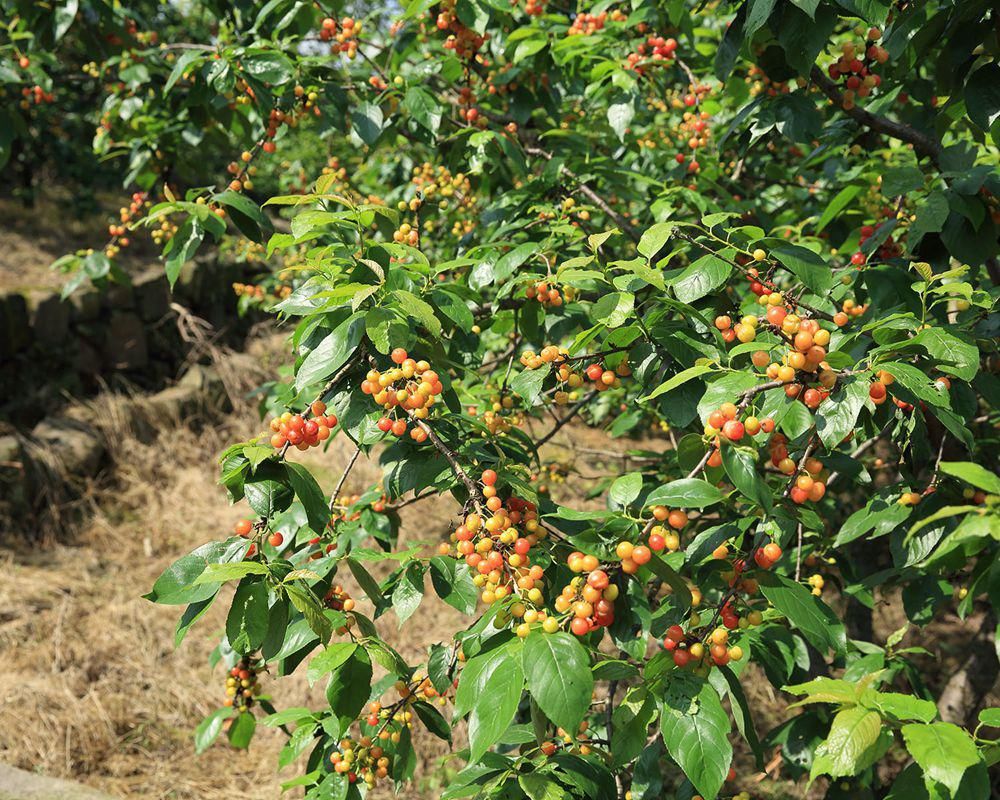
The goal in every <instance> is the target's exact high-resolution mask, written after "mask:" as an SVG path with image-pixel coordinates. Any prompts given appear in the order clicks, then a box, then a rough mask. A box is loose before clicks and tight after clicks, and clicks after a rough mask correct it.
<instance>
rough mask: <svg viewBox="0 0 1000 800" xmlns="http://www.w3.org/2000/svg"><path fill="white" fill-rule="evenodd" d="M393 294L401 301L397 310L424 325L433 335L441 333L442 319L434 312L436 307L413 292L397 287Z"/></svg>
mask: <svg viewBox="0 0 1000 800" xmlns="http://www.w3.org/2000/svg"><path fill="white" fill-rule="evenodd" d="M392 296H393V297H394V298H395V299H396V300H397V301H399V306H398V308H397V311H399V312H400V313H402V314H403V316H404V317H409V318H410V319H414V320H416V321H417V322H419V323H420V324H421V325H423V326H424V327H425V328H426V329H427V332H428V333H430V334H431V336H440V335H441V320H439V319H438V318H437V314H435V313H434V307H433V306H432V305H431V304H430V303H428V302H427V301H426V300H422V299H420V298H419V297H417V296H416V295H415V294H413V292H408V291H405V290H404V289H396V290H395V291H394V292H393V293H392Z"/></svg>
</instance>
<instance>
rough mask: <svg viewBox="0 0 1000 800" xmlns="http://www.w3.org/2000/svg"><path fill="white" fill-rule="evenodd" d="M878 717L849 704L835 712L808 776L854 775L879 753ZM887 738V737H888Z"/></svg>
mask: <svg viewBox="0 0 1000 800" xmlns="http://www.w3.org/2000/svg"><path fill="white" fill-rule="evenodd" d="M882 741H883V738H882V718H881V717H880V716H879V714H878V712H877V711H872V710H871V709H868V708H864V707H862V706H853V707H851V708H845V709H843V710H842V711H840V712H838V713H837V716H835V717H834V718H833V724H832V725H831V726H830V733H829V734H828V736H827V737H826V741H825V742H823V743H822V744H821V745H819V747H817V748H816V756H815V759H814V760H813V765H812V770H811V773H810V774H811V776H812V777H816V776H817V775H822V774H825V775H829V776H830V777H831V778H842V777H847V776H851V775H856V774H857V773H859V772H860V771H861V770H863V769H867V768H868V767H870V766H871V765H872V764H873V763H874V762H875V761H876V760H877V759H878V758H880V757H881V756H882V754H883V753H884V750H883V749H882V747H881V744H882ZM890 741H891V738H890Z"/></svg>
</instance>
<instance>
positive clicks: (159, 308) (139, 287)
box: [133, 268, 170, 322]
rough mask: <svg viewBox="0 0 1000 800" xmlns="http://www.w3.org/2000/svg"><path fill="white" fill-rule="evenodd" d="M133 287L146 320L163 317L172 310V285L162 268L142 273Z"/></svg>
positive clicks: (141, 314) (142, 315)
mask: <svg viewBox="0 0 1000 800" xmlns="http://www.w3.org/2000/svg"><path fill="white" fill-rule="evenodd" d="M133 288H134V293H135V305H136V308H137V309H138V311H139V316H140V317H142V318H143V319H144V320H145V321H146V322H153V321H155V320H158V319H161V318H162V317H163V316H164V315H166V313H167V312H168V311H169V310H170V285H169V284H168V283H167V277H166V275H164V274H163V270H162V269H161V268H157V269H156V270H155V271H154V270H150V271H148V272H145V273H144V274H142V275H140V276H139V277H138V278H137V279H136V280H135V283H134V284H133Z"/></svg>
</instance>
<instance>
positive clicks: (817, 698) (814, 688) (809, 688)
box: [784, 677, 858, 706]
mask: <svg viewBox="0 0 1000 800" xmlns="http://www.w3.org/2000/svg"><path fill="white" fill-rule="evenodd" d="M784 691H786V692H788V693H789V694H794V695H798V696H799V697H803V696H804V699H802V700H799V701H798V702H797V703H795V704H794V705H795V706H801V705H806V704H807V703H836V704H837V705H847V704H849V705H854V704H855V703H856V702H857V700H858V686H857V685H856V684H854V683H851V682H849V681H845V680H836V679H834V678H826V677H821V678H814V679H813V680H811V681H808V682H806V683H799V684H796V685H794V686H785V687H784Z"/></svg>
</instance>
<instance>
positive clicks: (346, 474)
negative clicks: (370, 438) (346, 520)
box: [330, 445, 361, 512]
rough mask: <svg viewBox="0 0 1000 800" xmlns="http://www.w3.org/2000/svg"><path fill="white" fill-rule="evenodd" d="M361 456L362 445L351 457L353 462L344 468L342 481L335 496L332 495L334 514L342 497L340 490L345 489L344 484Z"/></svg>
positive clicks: (336, 488)
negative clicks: (338, 500) (339, 498)
mask: <svg viewBox="0 0 1000 800" xmlns="http://www.w3.org/2000/svg"><path fill="white" fill-rule="evenodd" d="M360 455H361V445H358V446H357V449H355V451H354V455H353V456H351V460H350V461H348V462H347V466H346V467H345V468H344V473H343V474H342V475H341V476H340V480H339V481H337V485H336V487H334V490H333V494H332V495H330V511H331V512H332V511H333V510H334V508H336V506H337V498H338V497H340V490H341V489H343V488H344V484H345V483H346V482H347V476H348V475H350V474H351V470H352V469H354V465H355V463H356V462H357V460H358V456H360Z"/></svg>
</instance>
